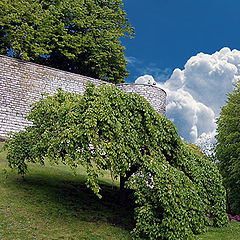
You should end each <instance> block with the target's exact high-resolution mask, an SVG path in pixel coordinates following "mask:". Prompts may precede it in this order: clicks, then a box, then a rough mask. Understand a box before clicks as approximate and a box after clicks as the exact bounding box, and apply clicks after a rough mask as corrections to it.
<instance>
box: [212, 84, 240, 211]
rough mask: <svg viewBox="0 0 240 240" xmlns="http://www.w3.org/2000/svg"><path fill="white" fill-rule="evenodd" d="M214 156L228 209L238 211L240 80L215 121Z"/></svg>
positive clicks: (239, 182) (239, 207)
mask: <svg viewBox="0 0 240 240" xmlns="http://www.w3.org/2000/svg"><path fill="white" fill-rule="evenodd" d="M217 123H218V128H217V136H216V139H217V146H216V157H217V159H218V161H219V166H220V171H221V173H222V175H223V179H224V184H225V186H226V188H227V190H228V202H229V206H228V207H229V209H228V210H229V211H230V212H232V213H233V214H237V213H238V214H239V213H240V82H238V83H237V84H236V85H235V88H234V90H233V92H232V93H229V94H228V100H227V103H226V105H225V106H224V107H223V108H222V111H221V114H220V117H219V119H218V121H217Z"/></svg>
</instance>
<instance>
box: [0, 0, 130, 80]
mask: <svg viewBox="0 0 240 240" xmlns="http://www.w3.org/2000/svg"><path fill="white" fill-rule="evenodd" d="M122 7H123V3H122V0H71V1H68V0H61V1H60V0H53V1H50V0H2V1H1V2H0V19H1V20H0V53H1V54H5V55H7V54H12V55H13V56H14V57H16V58H20V59H23V60H27V61H33V62H36V63H40V64H44V65H48V66H52V67H55V68H59V69H62V70H67V71H72V72H75V73H79V74H82V75H86V76H89V77H94V78H99V79H102V80H106V81H108V82H113V83H121V82H124V78H125V77H127V76H128V72H127V71H126V64H127V62H126V60H125V55H124V50H125V48H124V47H123V46H122V45H121V41H120V38H122V37H128V36H130V37H132V36H133V28H132V27H131V26H130V23H129V21H128V19H127V18H126V12H125V11H123V9H122Z"/></svg>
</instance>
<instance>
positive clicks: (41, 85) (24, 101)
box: [0, 55, 166, 138]
mask: <svg viewBox="0 0 240 240" xmlns="http://www.w3.org/2000/svg"><path fill="white" fill-rule="evenodd" d="M89 81H90V82H92V83H94V84H96V85H100V84H102V83H106V82H103V81H101V80H97V79H93V78H89V77H85V76H82V75H79V74H74V73H70V72H65V71H61V70H58V69H54V68H50V67H46V66H42V65H38V64H34V63H30V62H25V61H21V60H18V59H14V58H11V57H7V56H2V55H0V137H3V138H4V137H7V135H8V132H10V131H12V132H17V131H20V130H23V129H24V127H26V126H28V125H29V122H28V121H27V120H26V119H25V118H24V117H25V116H26V115H27V113H28V112H29V110H30V108H31V104H32V103H34V102H36V101H38V100H39V99H40V98H41V97H42V95H41V93H43V92H46V93H50V94H54V93H55V92H56V89H57V88H62V89H63V90H65V91H69V92H74V93H78V94H83V93H84V91H85V87H86V85H87V84H88V82H89ZM117 86H118V87H119V88H120V89H122V90H124V91H126V92H136V93H138V94H140V95H142V96H143V97H145V98H146V99H147V100H148V101H149V102H150V103H151V104H152V106H153V107H154V108H155V110H156V111H158V112H159V113H160V114H165V102H166V93H165V92H164V91H163V90H162V89H160V88H158V87H155V86H150V85H136V84H119V85H117Z"/></svg>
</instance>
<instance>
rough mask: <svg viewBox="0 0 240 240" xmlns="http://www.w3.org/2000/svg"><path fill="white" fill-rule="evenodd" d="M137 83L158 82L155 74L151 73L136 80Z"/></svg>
mask: <svg viewBox="0 0 240 240" xmlns="http://www.w3.org/2000/svg"><path fill="white" fill-rule="evenodd" d="M135 83H136V84H156V82H155V80H154V78H153V76H151V75H144V76H141V77H139V78H137V79H136V80H135Z"/></svg>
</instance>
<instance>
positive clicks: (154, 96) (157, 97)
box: [116, 83, 166, 115]
mask: <svg viewBox="0 0 240 240" xmlns="http://www.w3.org/2000/svg"><path fill="white" fill-rule="evenodd" d="M116 86H117V87H118V88H120V89H122V90H123V91H124V92H134V93H137V94H139V95H141V96H143V97H144V98H145V99H146V100H147V101H148V102H149V103H150V104H151V105H152V107H153V108H154V109H155V110H156V111H157V112H158V113H160V114H163V115H165V113H166V92H165V91H164V90H163V89H161V88H159V87H157V86H154V85H146V84H134V83H124V84H117V85H116Z"/></svg>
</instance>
